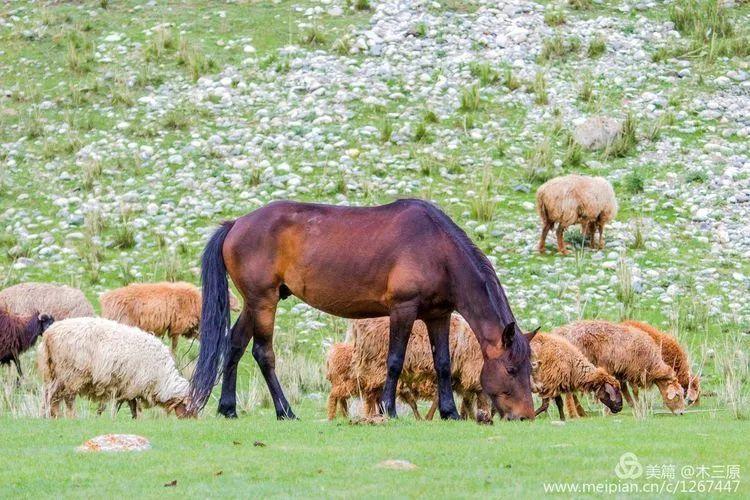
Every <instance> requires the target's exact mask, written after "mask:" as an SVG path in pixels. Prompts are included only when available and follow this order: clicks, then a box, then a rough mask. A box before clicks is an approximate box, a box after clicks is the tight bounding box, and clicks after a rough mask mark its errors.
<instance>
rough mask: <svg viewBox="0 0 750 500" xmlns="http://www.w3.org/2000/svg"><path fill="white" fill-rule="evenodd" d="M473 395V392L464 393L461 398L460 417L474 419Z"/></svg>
mask: <svg viewBox="0 0 750 500" xmlns="http://www.w3.org/2000/svg"><path fill="white" fill-rule="evenodd" d="M474 402H475V397H474V394H473V393H467V394H464V396H463V398H461V418H462V419H469V420H476V419H477V413H476V412H475V411H474Z"/></svg>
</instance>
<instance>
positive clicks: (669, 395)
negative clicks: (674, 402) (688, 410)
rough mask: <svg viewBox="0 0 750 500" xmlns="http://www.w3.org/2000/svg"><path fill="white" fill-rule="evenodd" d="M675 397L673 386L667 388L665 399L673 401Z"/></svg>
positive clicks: (675, 392)
mask: <svg viewBox="0 0 750 500" xmlns="http://www.w3.org/2000/svg"><path fill="white" fill-rule="evenodd" d="M676 397H677V391H676V390H675V388H674V386H671V385H670V386H669V387H667V399H674V398H676Z"/></svg>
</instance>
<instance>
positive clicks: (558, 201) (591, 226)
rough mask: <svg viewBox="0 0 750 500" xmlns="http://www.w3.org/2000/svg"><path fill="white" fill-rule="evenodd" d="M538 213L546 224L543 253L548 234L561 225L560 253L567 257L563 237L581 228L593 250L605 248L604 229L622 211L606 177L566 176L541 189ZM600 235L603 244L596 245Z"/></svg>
mask: <svg viewBox="0 0 750 500" xmlns="http://www.w3.org/2000/svg"><path fill="white" fill-rule="evenodd" d="M536 209H537V213H538V214H539V217H540V218H541V220H542V235H541V237H540V239H539V252H540V253H544V252H545V242H546V240H547V234H548V233H549V231H550V230H551V229H552V228H553V227H554V226H555V224H557V231H556V236H557V247H558V251H559V252H560V253H562V254H567V253H569V252H568V250H566V248H565V244H564V242H563V233H564V232H565V230H566V229H567V228H568V227H569V226H572V225H574V224H581V227H582V232H583V234H584V236H585V237H588V238H590V242H591V246H592V247H595V246H596V247H598V248H604V226H605V225H606V224H607V223H608V222H609V221H611V220H612V219H614V218H615V217H616V216H617V209H618V207H617V199H616V198H615V192H614V190H613V189H612V185H611V184H610V183H609V182H608V181H607V180H606V179H604V178H603V177H589V176H585V175H565V176H561V177H555V178H554V179H551V180H549V181H547V182H545V183H544V184H542V185H541V186H540V187H539V189H538V190H537V192H536ZM597 231H599V241H598V243H595V240H596V237H595V236H596V232H597Z"/></svg>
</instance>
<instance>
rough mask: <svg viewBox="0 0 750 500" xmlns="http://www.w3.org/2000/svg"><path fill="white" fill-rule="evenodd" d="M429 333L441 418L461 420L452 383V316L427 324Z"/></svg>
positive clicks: (432, 320) (436, 319) (433, 320)
mask: <svg viewBox="0 0 750 500" xmlns="http://www.w3.org/2000/svg"><path fill="white" fill-rule="evenodd" d="M425 323H426V324H427V333H428V334H429V336H430V344H432V360H433V362H434V363H435V371H436V372H437V381H438V408H439V409H440V418H442V419H452V420H459V419H460V418H461V417H460V416H459V415H458V410H456V402H455V401H454V400H453V384H452V383H451V354H450V347H449V343H450V340H449V336H450V326H451V316H450V314H448V315H446V316H443V317H440V318H435V319H431V320H429V321H426V322H425Z"/></svg>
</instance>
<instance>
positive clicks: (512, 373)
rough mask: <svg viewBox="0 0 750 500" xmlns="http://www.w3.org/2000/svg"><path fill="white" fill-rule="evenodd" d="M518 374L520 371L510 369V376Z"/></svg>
mask: <svg viewBox="0 0 750 500" xmlns="http://www.w3.org/2000/svg"><path fill="white" fill-rule="evenodd" d="M516 373H518V370H516V369H515V368H508V375H510V376H513V375H515V374H516Z"/></svg>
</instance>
